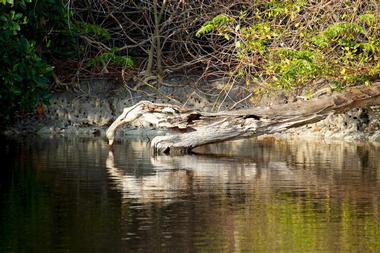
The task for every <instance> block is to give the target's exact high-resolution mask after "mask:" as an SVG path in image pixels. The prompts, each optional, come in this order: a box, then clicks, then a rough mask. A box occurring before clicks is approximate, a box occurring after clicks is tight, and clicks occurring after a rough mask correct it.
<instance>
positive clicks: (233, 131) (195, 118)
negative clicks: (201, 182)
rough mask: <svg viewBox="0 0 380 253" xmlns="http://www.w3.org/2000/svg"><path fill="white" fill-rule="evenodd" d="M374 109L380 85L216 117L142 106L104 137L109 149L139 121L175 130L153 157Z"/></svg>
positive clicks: (160, 139) (156, 144) (157, 142)
mask: <svg viewBox="0 0 380 253" xmlns="http://www.w3.org/2000/svg"><path fill="white" fill-rule="evenodd" d="M377 104H380V82H377V83H375V84H373V85H372V86H360V87H352V88H348V89H346V90H344V91H343V92H341V93H335V94H332V95H329V96H323V97H320V98H315V99H311V100H308V101H299V102H295V103H290V104H285V105H276V106H271V107H255V108H249V109H242V110H235V111H223V112H216V113H209V112H202V111H198V110H190V109H186V108H182V107H180V106H177V105H171V104H156V103H152V102H149V101H141V102H139V103H137V104H135V105H133V106H131V107H128V108H125V109H124V110H123V113H122V114H121V115H120V116H119V117H118V118H117V119H116V120H115V121H114V122H113V123H112V124H111V126H110V127H109V128H108V129H107V132H106V136H107V138H108V140H109V145H112V144H113V141H114V136H115V131H116V129H117V128H118V127H120V126H121V125H124V124H127V123H130V122H132V121H136V120H138V121H139V122H141V123H142V124H143V125H144V126H149V127H156V128H166V129H171V130H174V131H172V132H173V133H171V134H168V135H165V136H157V137H155V138H154V139H153V140H152V142H151V148H152V150H153V152H154V153H155V154H160V153H170V154H185V153H189V152H190V151H191V150H192V149H193V148H195V147H198V146H201V145H205V144H210V143H215V142H222V141H227V140H232V139H239V138H246V137H251V136H259V135H263V134H272V133H276V132H281V131H284V130H286V129H289V128H292V127H297V126H302V125H305V124H309V123H315V122H317V121H320V120H322V119H324V118H326V117H327V116H328V115H329V114H334V113H342V112H345V111H348V110H350V109H351V108H355V107H366V106H370V105H377Z"/></svg>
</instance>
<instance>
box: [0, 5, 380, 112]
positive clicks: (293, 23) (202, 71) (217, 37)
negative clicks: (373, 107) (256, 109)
mask: <svg viewBox="0 0 380 253" xmlns="http://www.w3.org/2000/svg"><path fill="white" fill-rule="evenodd" d="M379 13H380V4H379V2H378V1H377V0H369V1H361V0H349V1H347V0H344V1H343V0H342V1H329V0H321V1H314V0H284V1H282V0H255V1H250V0H249V1H248V0H240V1H224V0H217V1H206V0H195V1H179V2H178V1H174V0H165V1H158V0H152V1H119V0H107V1H95V0H89V1H67V0H38V1H37V0H18V1H15V0H0V31H1V33H0V43H1V45H2V47H1V48H0V54H1V58H0V59H1V60H0V61H1V64H2V68H1V69H0V78H1V86H0V105H1V107H2V110H1V112H0V117H1V118H2V119H10V118H11V115H14V114H15V113H17V112H18V113H24V112H28V111H31V110H33V109H34V108H35V106H36V105H38V104H39V103H43V102H46V101H47V99H48V96H49V95H48V94H49V93H48V88H49V85H48V83H49V77H51V74H52V72H53V71H54V73H55V76H54V77H55V78H54V80H55V83H56V84H58V85H56V86H60V85H62V84H63V85H65V86H67V85H70V84H72V83H75V82H78V81H80V80H82V79H83V78H93V77H95V76H99V75H102V76H104V75H108V76H109V77H111V78H115V79H116V78H117V79H119V80H122V81H124V82H125V81H128V79H130V78H131V77H132V74H133V75H137V76H138V77H139V78H140V79H139V78H138V79H137V80H156V81H157V83H151V84H150V85H160V80H162V78H157V79H152V78H149V77H151V76H152V75H153V76H158V77H163V76H164V75H165V74H166V73H170V72H173V71H177V72H180V73H185V74H187V73H191V74H196V75H198V76H199V77H200V78H199V80H201V79H208V78H210V77H211V78H215V77H217V78H218V77H227V80H229V83H233V84H234V85H242V86H245V87H246V89H248V90H250V91H252V92H253V93H255V94H258V93H261V92H266V91H268V90H273V89H284V90H305V89H306V90H310V93H312V92H311V91H312V90H315V89H317V88H318V87H319V85H320V84H321V83H322V84H323V85H326V83H328V84H330V86H331V87H332V88H333V89H336V90H340V89H343V88H344V87H346V86H350V85H355V84H363V83H364V84H370V83H371V82H372V81H373V80H375V79H378V78H379V73H380V49H379V48H380V47H379V46H380V16H379ZM131 73H132V74H131ZM145 77H147V78H145ZM153 82H154V81H153ZM143 83H144V82H143ZM145 83H146V82H145ZM228 90H229V89H225V90H224V91H223V92H228Z"/></svg>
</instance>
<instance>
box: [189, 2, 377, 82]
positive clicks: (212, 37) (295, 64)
mask: <svg viewBox="0 0 380 253" xmlns="http://www.w3.org/2000/svg"><path fill="white" fill-rule="evenodd" d="M378 8H379V6H378V4H377V3H376V2H373V3H371V1H369V2H367V1H366V2H365V3H364V2H363V1H336V2H334V3H333V2H330V3H327V2H326V3H324V1H322V2H320V3H316V2H315V1H307V0H297V1H293V0H286V1H279V0H271V1H252V2H251V3H249V4H248V3H246V5H243V6H241V7H240V8H239V9H236V10H235V11H233V10H232V11H228V12H225V13H221V14H219V15H217V16H215V17H214V18H213V19H211V20H210V21H208V22H205V23H204V24H203V25H202V26H201V27H200V29H199V30H198V31H197V33H196V35H197V36H198V37H208V40H209V41H218V44H221V45H223V47H225V48H229V50H228V51H225V52H224V54H226V55H225V56H224V57H223V55H221V57H220V59H228V62H229V63H231V62H234V64H233V66H234V69H233V70H232V73H231V74H232V75H235V76H239V77H241V78H243V79H244V80H245V82H246V83H247V84H248V85H249V84H250V83H252V82H253V83H260V84H264V86H262V87H263V88H264V89H265V88H269V87H280V88H284V89H292V88H293V87H303V86H307V85H310V84H312V83H313V82H315V81H319V80H325V81H328V82H329V83H330V85H331V86H332V88H335V89H341V88H343V87H345V86H347V85H354V84H357V83H360V84H363V83H364V84H369V83H370V82H371V80H374V79H377V78H379V73H380V18H379V16H378V13H379V9H378ZM237 10H239V12H237Z"/></svg>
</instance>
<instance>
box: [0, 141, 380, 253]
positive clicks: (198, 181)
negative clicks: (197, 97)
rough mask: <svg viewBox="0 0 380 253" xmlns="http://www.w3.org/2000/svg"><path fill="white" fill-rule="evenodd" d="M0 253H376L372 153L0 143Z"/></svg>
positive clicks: (378, 232) (251, 144)
mask: <svg viewBox="0 0 380 253" xmlns="http://www.w3.org/2000/svg"><path fill="white" fill-rule="evenodd" d="M1 142H2V144H1V146H0V157H1V166H0V167H1V168H0V252H140V251H143V252H380V147H379V146H377V147H376V146H373V145H367V144H362V145H354V144H347V143H330V144H328V143H323V142H283V141H282V142H279V141H277V142H274V141H270V140H269V141H259V142H258V141H255V140H245V141H235V142H229V143H226V144H218V145H213V146H210V147H206V148H202V149H199V150H198V152H201V153H202V155H188V156H182V157H178V156H177V157H170V156H159V157H155V158H153V157H151V156H150V153H149V143H147V142H146V141H144V140H128V141H122V142H118V143H116V144H115V147H114V150H113V152H109V150H108V147H107V145H106V142H105V141H104V140H103V139H95V138H94V139H65V138H50V139H49V138H31V139H13V140H4V139H1Z"/></svg>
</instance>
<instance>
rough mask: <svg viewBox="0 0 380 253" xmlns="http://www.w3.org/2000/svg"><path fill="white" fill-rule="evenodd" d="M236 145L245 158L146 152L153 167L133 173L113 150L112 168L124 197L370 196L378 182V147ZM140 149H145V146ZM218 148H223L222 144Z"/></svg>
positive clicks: (109, 162)
mask: <svg viewBox="0 0 380 253" xmlns="http://www.w3.org/2000/svg"><path fill="white" fill-rule="evenodd" d="M244 143H245V144H244ZM246 145H248V146H246ZM132 146H133V145H131V147H132ZM226 146H227V147H228V146H229V145H228V144H226ZM236 146H240V149H241V151H240V157H239V156H235V157H234V156H232V157H226V156H217V155H185V156H157V157H149V154H148V153H147V154H146V159H150V162H151V166H152V167H153V170H152V171H151V173H150V174H148V175H144V176H141V177H136V176H135V175H133V174H131V173H128V172H127V171H128V168H120V167H118V165H117V164H116V165H115V161H114V156H113V153H112V152H111V151H110V153H109V155H108V158H107V169H108V173H109V175H110V177H111V178H112V179H113V180H114V181H115V182H116V185H117V188H118V190H120V191H121V192H122V193H123V194H124V197H125V198H134V199H138V201H141V202H150V201H155V200H175V199H177V198H181V197H183V196H187V195H189V194H190V195H191V194H197V193H198V192H205V191H207V192H209V193H210V194H213V193H226V192H228V193H233V192H234V191H235V192H239V191H240V192H242V191H243V192H244V191H245V192H247V193H248V192H252V190H254V191H255V192H256V193H263V194H270V193H271V192H272V193H273V192H278V191H280V192H287V193H291V194H303V193H305V192H309V193H311V194H313V195H314V196H315V197H316V198H318V196H321V195H334V196H337V197H339V196H341V197H343V196H344V195H345V194H350V196H351V197H353V198H369V196H366V195H368V193H369V192H370V191H372V190H373V187H376V185H377V183H378V181H379V180H378V177H379V175H380V173H379V172H378V169H377V167H376V164H377V165H378V164H379V163H378V162H379V160H378V159H377V158H375V153H376V150H377V149H376V148H374V147H365V146H357V145H353V144H343V143H341V144H326V143H321V142H302V143H297V142H296V143H287V142H281V143H273V144H269V145H268V144H266V145H264V146H262V143H259V142H252V141H246V142H240V143H239V142H237V143H234V147H236ZM247 147H250V148H247ZM140 149H142V150H145V146H144V145H143V146H141V147H140ZM211 149H212V148H211ZM216 150H219V151H220V150H222V149H221V148H220V147H219V148H218V147H217V149H216ZM228 150H229V149H228ZM366 150H367V151H366ZM135 152H136V150H135ZM247 152H249V153H247ZM374 152H375V153H374ZM260 154H261V155H260ZM236 155H239V154H236ZM242 156H243V157H242ZM263 157H264V159H263ZM147 166H149V165H147ZM363 182H367V183H363Z"/></svg>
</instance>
